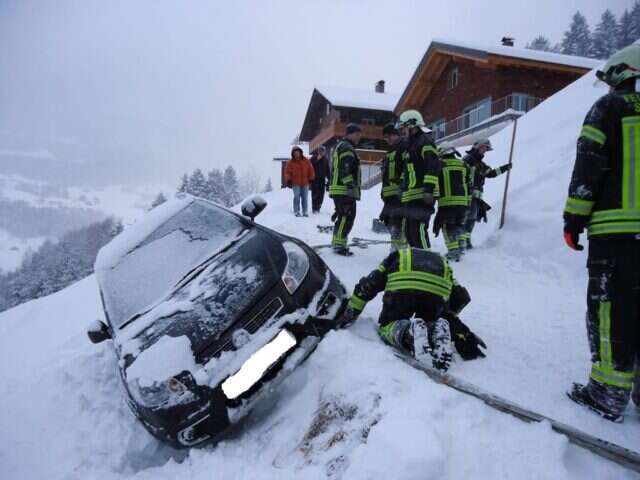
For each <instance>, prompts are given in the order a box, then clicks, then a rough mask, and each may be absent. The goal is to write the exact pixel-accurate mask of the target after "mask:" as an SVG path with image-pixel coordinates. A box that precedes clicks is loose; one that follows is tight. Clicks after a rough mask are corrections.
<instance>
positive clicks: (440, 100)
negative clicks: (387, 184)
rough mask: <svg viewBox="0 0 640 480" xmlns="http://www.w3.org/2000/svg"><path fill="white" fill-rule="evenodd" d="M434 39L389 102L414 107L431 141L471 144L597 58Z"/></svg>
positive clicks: (589, 66)
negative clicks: (430, 132) (396, 97)
mask: <svg viewBox="0 0 640 480" xmlns="http://www.w3.org/2000/svg"><path fill="white" fill-rule="evenodd" d="M512 45H513V41H512V39H508V38H505V39H503V44H502V45H498V46H494V47H482V46H478V45H473V44H468V43H464V42H457V41H447V40H434V41H433V42H432V43H431V45H430V46H429V48H428V49H427V51H426V53H425V54H424V56H423V57H422V60H421V61H420V64H419V65H418V67H417V68H416V70H415V73H414V74H413V77H412V78H411V80H410V82H409V84H408V85H407V87H406V89H405V91H404V92H403V94H402V96H401V97H400V100H399V101H398V103H397V105H396V106H395V109H394V112H395V113H396V115H399V114H400V113H401V112H403V111H404V110H407V109H416V110H419V111H420V112H421V113H422V115H423V117H424V119H425V123H427V125H429V127H430V128H431V129H432V130H433V132H434V136H435V137H436V140H443V139H446V140H448V141H452V142H453V143H454V144H458V145H460V144H465V143H467V144H468V143H471V141H472V140H473V139H474V136H475V137H478V136H489V135H491V134H493V133H495V132H496V131H497V130H500V129H501V128H504V126H506V125H507V124H508V123H510V122H511V121H512V120H513V119H514V118H516V117H518V116H520V115H522V114H524V113H525V112H527V111H529V110H530V109H532V108H533V107H535V106H536V105H538V104H539V103H540V102H541V101H542V100H544V99H545V98H547V97H549V96H551V95H553V94H554V93H556V92H557V91H559V90H561V89H562V88H564V87H566V86H567V85H569V84H570V83H572V82H574V81H575V80H577V79H578V78H580V77H581V76H583V75H584V74H585V73H587V72H588V71H589V70H591V69H593V68H595V67H597V66H598V65H599V63H600V62H599V61H598V60H593V59H589V58H582V57H575V56H569V55H561V54H557V53H549V52H539V51H535V50H528V49H518V48H514V47H513V46H512Z"/></svg>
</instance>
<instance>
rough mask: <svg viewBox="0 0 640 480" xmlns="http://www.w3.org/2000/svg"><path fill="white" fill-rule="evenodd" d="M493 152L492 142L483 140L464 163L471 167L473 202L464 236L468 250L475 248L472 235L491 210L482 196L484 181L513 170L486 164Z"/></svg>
mask: <svg viewBox="0 0 640 480" xmlns="http://www.w3.org/2000/svg"><path fill="white" fill-rule="evenodd" d="M491 150H493V148H491V142H490V141H489V139H488V138H482V139H480V140H477V141H476V142H474V144H473V146H472V147H471V150H468V151H467V154H466V155H465V156H464V159H463V160H464V161H465V162H466V163H467V165H468V167H469V194H470V195H471V201H470V203H469V210H468V211H467V219H466V222H465V233H464V234H463V239H464V241H465V242H464V243H465V244H466V248H473V245H472V244H471V233H472V232H473V227H475V225H476V222H478V221H479V220H480V219H484V221H485V222H486V221H487V211H489V209H490V208H491V207H490V206H489V205H488V204H487V203H486V202H485V201H484V200H482V194H483V192H484V181H485V179H486V178H495V177H497V176H499V175H502V174H503V173H505V172H508V171H509V170H511V164H510V163H507V164H505V165H502V166H500V167H498V168H491V167H490V166H489V165H487V164H486V163H484V161H483V158H484V155H485V153H487V152H490V151H491Z"/></svg>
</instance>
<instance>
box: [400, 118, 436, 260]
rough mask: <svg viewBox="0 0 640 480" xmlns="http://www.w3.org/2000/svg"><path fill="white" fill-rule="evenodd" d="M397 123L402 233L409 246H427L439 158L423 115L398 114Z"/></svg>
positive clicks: (428, 244) (427, 247)
mask: <svg viewBox="0 0 640 480" xmlns="http://www.w3.org/2000/svg"><path fill="white" fill-rule="evenodd" d="M398 126H399V128H400V129H401V130H402V135H403V137H404V138H405V139H406V142H407V145H406V150H405V151H404V152H403V154H402V164H403V170H402V182H401V183H402V186H401V196H400V199H401V202H402V206H403V216H404V219H403V222H404V234H405V237H406V239H407V243H408V244H409V245H411V246H412V247H417V248H422V249H425V250H427V249H429V248H431V243H430V242H429V219H430V218H431V215H432V214H433V212H434V202H435V198H436V195H437V193H438V176H439V175H440V159H439V158H438V151H437V150H436V146H435V144H434V143H433V141H432V138H431V135H429V133H430V132H431V130H429V129H428V128H426V127H425V124H424V121H423V120H422V114H421V113H420V112H418V111H417V110H407V111H405V112H403V113H402V114H401V115H400V118H399V120H398Z"/></svg>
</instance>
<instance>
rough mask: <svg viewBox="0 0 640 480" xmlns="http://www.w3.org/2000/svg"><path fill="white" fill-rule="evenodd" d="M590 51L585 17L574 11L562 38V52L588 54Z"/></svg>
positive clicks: (589, 38)
mask: <svg viewBox="0 0 640 480" xmlns="http://www.w3.org/2000/svg"><path fill="white" fill-rule="evenodd" d="M590 52H591V33H590V31H589V25H588V24H587V19H586V18H585V17H584V15H582V14H581V13H580V12H576V13H575V14H574V15H573V18H572V20H571V25H570V26H569V30H567V31H566V32H564V38H563V39H562V53H564V54H566V55H579V56H581V57H587V56H589V53H590Z"/></svg>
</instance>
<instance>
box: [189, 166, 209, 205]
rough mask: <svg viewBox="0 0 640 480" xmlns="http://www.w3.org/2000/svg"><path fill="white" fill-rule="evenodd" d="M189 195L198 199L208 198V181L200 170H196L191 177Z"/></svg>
mask: <svg viewBox="0 0 640 480" xmlns="http://www.w3.org/2000/svg"><path fill="white" fill-rule="evenodd" d="M187 193H190V194H191V195H195V196H196V197H203V198H207V179H206V178H205V177H204V173H202V170H200V169H199V168H196V169H195V170H194V171H193V173H192V174H191V176H190V177H189V187H188V190H187Z"/></svg>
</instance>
